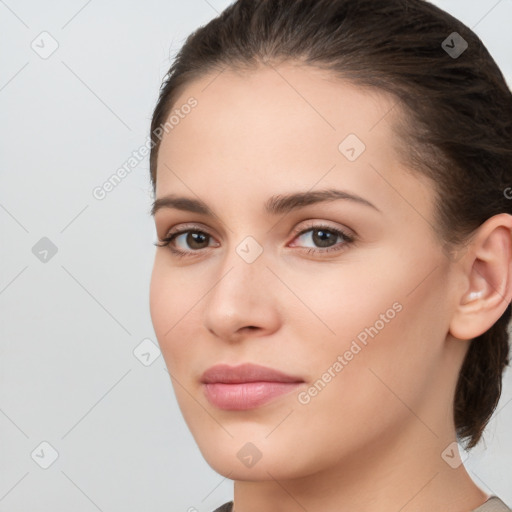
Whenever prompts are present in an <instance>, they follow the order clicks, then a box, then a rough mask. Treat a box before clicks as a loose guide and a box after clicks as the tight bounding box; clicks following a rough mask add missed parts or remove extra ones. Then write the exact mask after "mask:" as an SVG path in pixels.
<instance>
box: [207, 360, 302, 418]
mask: <svg viewBox="0 0 512 512" xmlns="http://www.w3.org/2000/svg"><path fill="white" fill-rule="evenodd" d="M201 383H202V386H203V390H204V393H205V396H206V398H207V399H208V401H209V402H210V403H211V404H212V405H214V406H216V407H218V408H219V409H224V410H233V411H240V410H246V409H253V408H256V407H259V406H262V405H264V404H266V403H268V402H270V401H271V400H273V399H274V398H276V397H278V396H281V395H283V394H286V393H289V392H290V391H293V390H294V389H296V388H297V387H298V386H300V385H301V384H303V383H304V379H302V378H301V377H297V376H293V375H287V374H285V373H283V372H280V371H278V370H274V369H272V368H267V367H265V366H259V365H254V364H250V363H246V364H242V365H239V366H228V365H225V364H221V365H215V366H212V367H211V368H209V369H208V370H206V371H205V372H204V373H203V375H202V377H201Z"/></svg>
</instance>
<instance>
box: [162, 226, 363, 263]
mask: <svg viewBox="0 0 512 512" xmlns="http://www.w3.org/2000/svg"><path fill="white" fill-rule="evenodd" d="M309 231H328V232H330V233H334V234H335V235H336V236H339V237H341V238H342V239H343V242H339V243H338V244H337V245H335V246H333V247H328V248H326V249H323V250H322V249H314V248H311V247H309V248H305V249H304V250H305V252H306V253H307V254H311V253H326V252H332V251H342V250H344V249H345V248H346V246H348V245H351V244H352V243H354V242H355V241H356V237H355V236H354V235H349V234H348V233H346V232H345V231H343V230H341V229H339V228H333V227H331V226H326V225H322V224H313V225H311V226H309V227H307V228H305V229H302V230H300V231H297V232H296V233H294V234H293V236H294V238H293V239H294V240H295V239H296V238H298V237H300V236H301V235H303V234H305V233H307V232H309ZM184 233H201V234H203V235H206V236H207V237H211V238H213V237H212V236H211V235H210V234H209V233H207V232H206V231H203V230H202V229H198V228H197V226H191V227H189V228H188V229H182V230H181V231H176V232H175V233H172V234H170V235H168V236H166V237H165V238H162V239H161V240H160V243H158V242H154V245H156V246H157V247H169V249H170V251H171V252H172V253H173V254H174V255H175V256H177V257H179V258H183V257H194V256H195V254H192V253H200V252H202V251H203V250H204V249H197V250H192V251H181V250H179V249H176V248H175V247H173V246H172V245H171V244H172V242H173V241H174V239H175V238H176V237H178V236H180V235H183V234H184ZM337 246H338V248H335V247H337Z"/></svg>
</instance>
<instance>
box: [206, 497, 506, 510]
mask: <svg viewBox="0 0 512 512" xmlns="http://www.w3.org/2000/svg"><path fill="white" fill-rule="evenodd" d="M232 510H233V502H232V501H228V502H227V503H224V505H222V506H221V507H219V508H217V509H215V510H214V511H213V512H232ZM471 512H512V510H510V509H509V508H508V507H507V505H505V503H503V501H501V500H500V499H499V498H498V496H491V497H490V498H489V499H488V500H487V501H486V502H485V503H483V504H482V505H480V506H479V507H478V508H475V509H474V510H472V511H471Z"/></svg>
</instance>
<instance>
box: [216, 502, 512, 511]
mask: <svg viewBox="0 0 512 512" xmlns="http://www.w3.org/2000/svg"><path fill="white" fill-rule="evenodd" d="M232 508H233V502H232V501H228V502H227V503H224V505H222V506H220V507H219V508H216V509H215V510H214V511H213V512H231V509H232ZM507 510H508V509H507ZM478 512H480V511H478Z"/></svg>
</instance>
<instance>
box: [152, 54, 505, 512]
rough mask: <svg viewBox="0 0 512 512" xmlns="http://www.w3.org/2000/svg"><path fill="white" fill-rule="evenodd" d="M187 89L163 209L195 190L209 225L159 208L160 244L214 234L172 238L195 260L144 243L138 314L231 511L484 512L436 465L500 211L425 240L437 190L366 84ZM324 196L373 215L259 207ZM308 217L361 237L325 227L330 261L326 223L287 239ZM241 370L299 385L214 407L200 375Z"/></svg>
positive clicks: (304, 76) (487, 297)
mask: <svg viewBox="0 0 512 512" xmlns="http://www.w3.org/2000/svg"><path fill="white" fill-rule="evenodd" d="M191 96H193V97H194V98H196V99H197V101H198V105H197V107H195V109H194V110H193V111H192V112H191V113H190V114H189V115H188V116H186V117H185V118H184V119H183V120H181V121H180V123H179V124H178V125H176V126H175V127H174V128H173V129H172V130H171V131H169V133H167V134H166V135H164V137H163V139H162V143H161V147H160V151H159V158H158V166H157V186H156V198H157V199H159V198H162V197H164V196H165V195H167V194H170V193H173V194H177V195H180V196H186V197H189V198H193V199H197V198H200V199H202V200H203V201H205V202H206V203H207V204H208V206H209V207H210V209H211V210H212V211H213V212H214V214H215V215H214V216H207V215H204V214H198V213H191V212H186V211H181V210H178V209H175V208H162V209H160V210H158V211H157V212H156V213H155V225H156V231H157V235H158V238H159V239H162V238H163V237H165V236H166V235H167V234H168V232H169V231H170V230H171V229H181V228H183V229H186V228H188V229H192V230H194V229H195V230H197V229H199V230H201V231H203V232H205V233H207V234H208V235H210V238H207V240H206V242H204V243H203V245H202V246H201V245H199V249H197V248H196V247H197V246H193V245H191V244H188V245H187V238H186V235H184V236H181V237H179V238H178V239H177V240H175V246H176V247H177V248H178V249H181V250H185V251H189V253H191V252H193V254H191V255H190V256H189V257H184V258H178V257H176V256H175V255H173V253H172V252H171V251H170V249H169V247H159V248H158V249H157V250H156V255H155V262H154V268H153V274H152V279H151V287H150V310H151V318H152V321H153V325H154V329H155V333H156V336H157V338H158V341H159V344H160V347H161V350H162V353H163V357H164V359H165V362H166V365H167V368H168V370H169V373H170V375H171V378H172V381H173V386H174V389H175V393H176V398H177V400H178V403H179V407H180V409H181V411H182V414H183V417H184V419H185V421H186V423H187V425H188V427H189V428H190V431H191V433H192V435H193V436H194V438H195V440H196V442H197V444H198V446H199V449H200V450H201V452H202V454H203V456H204V457H205V459H206V461H207V462H208V464H209V465H210V466H211V467H212V468H213V469H214V470H215V471H217V472H218V473H220V474H222V475H225V476H227V477H228V478H230V479H232V480H234V503H235V510H236V512H256V511H261V510H265V511H267V512H274V511H281V512H283V511H284V512H295V511H297V512H298V511H303V510H308V511H314V510H323V511H325V512H330V511H332V512H334V511H336V512H340V511H341V512H345V511H346V512H348V511H354V510H357V511H359V512H369V511H372V512H375V511H378V512H391V511H392V512H396V511H397V510H401V511H402V512H409V511H415V512H423V511H425V512H427V511H428V512H431V511H432V510H443V511H446V512H464V511H470V510H473V509H474V508H476V507H477V506H479V505H481V504H482V503H483V502H484V501H485V500H486V499H487V497H488V495H487V494H485V493H484V492H483V491H482V490H481V489H479V488H478V487H477V486H476V485H475V483H474V482H473V481H472V480H471V478H470V477H469V475H468V474H467V472H466V470H465V468H464V466H463V465H458V467H456V468H452V467H451V466H450V465H449V464H448V463H447V462H446V461H445V459H444V458H443V457H442V456H441V454H442V453H443V451H444V450H446V449H447V447H448V446H449V445H450V443H452V442H454V441H455V430H454V424H453V417H452V404H453V399H454V392H455V385H456V382H457V376H458V372H459V369H460V367H461V364H462V360H463V357H464V355H465V353H466V351H467V348H468V343H469V341H468V340H470V339H472V338H473V337H475V336H477V335H479V334H481V333H482V332H485V331H486V330H487V329H488V328H489V327H490V326H491V325H492V324H493V323H494V322H495V321H496V320H497V319H498V318H499V317H500V315H501V314H502V313H503V311H504V310H505V308H506V306H507V304H508V302H510V296H511V283H510V275H511V229H512V221H511V217H510V216H509V215H506V214H501V215H498V216H495V217H493V218H491V219H489V220H488V221H487V222H486V223H484V224H483V225H482V226H481V227H480V228H479V230H478V231H477V232H476V233H475V235H474V237H473V239H472V240H471V243H470V244H469V245H467V246H466V247H464V248H463V250H462V251H461V252H460V255H459V256H458V257H457V258H449V257H447V256H446V254H445V253H444V252H443V251H442V248H441V243H440V240H439V239H438V237H437V236H436V235H435V233H434V231H433V227H434V223H435V221H434V197H435V192H434V189H433V186H432V184H431V183H430V182H428V181H427V180H426V179H425V178H422V177H421V175H419V174H417V173H415V172H411V170H410V169H408V168H407V167H406V166H405V164H403V163H402V162H401V161H400V160H399V158H398V153H397V152H396V151H395V149H394V147H395V145H396V142H397V140H396V135H395V134H394V132H393V129H392V128H393V123H394V122H395V119H396V118H395V116H396V111H397V109H392V107H393V105H395V103H396V100H395V99H393V98H391V97H389V96H386V95H385V94H383V93H380V92H378V91H375V90H363V89H361V88H359V87H355V86H354V85H352V84H350V83H348V82H344V81H341V80H339V79H336V80H335V79H334V78H332V77H329V76H328V75H327V74H326V73H325V72H321V71H319V70H316V69H313V68H306V67H303V66H302V67H301V66H297V65H294V64H293V63H291V62H288V63H284V64H280V65H279V66H275V67H274V66H261V67H259V68H257V69H255V70H254V71H252V72H250V73H248V72H244V73H237V72H235V71H233V70H229V69H227V70H225V71H224V72H222V73H221V74H220V75H219V74H218V73H212V74H209V75H206V76H203V77H202V78H200V79H198V80H196V81H194V82H191V83H190V84H189V85H188V86H187V87H186V88H185V89H184V90H183V91H182V93H181V94H180V96H179V97H178V98H177V99H176V103H175V107H176V108H178V107H179V106H180V105H183V104H184V103H186V101H187V99H188V98H190V97H191ZM350 133H353V134H356V135H357V137H358V138H359V139H360V140H362V141H363V142H364V144H365V145H366V150H365V151H364V152H363V153H362V154H361V155H360V156H359V157H358V158H357V159H356V160H355V161H353V162H351V161H349V160H348V159H347V158H346V157H345V156H344V155H343V154H342V153H341V152H340V150H339V149H338V146H339V144H340V142H342V141H343V140H344V139H345V137H346V136H347V135H348V134H350ZM327 188H336V189H342V190H345V191H348V192H350V193H353V194H357V195H358V196H361V197H362V198H364V199H365V200H367V201H369V202H371V203H372V204H373V205H374V206H375V207H376V208H377V209H374V208H371V207H369V206H367V205H364V204H360V203H358V202H355V201H350V200H335V201H327V202H321V203H318V204H312V205H309V206H307V207H305V208H302V209H300V210H297V211H292V212H289V213H287V214H284V215H283V214H281V215H277V216H276V215H270V214H267V213H265V211H264V204H265V201H266V200H267V199H268V198H269V197H270V196H272V195H275V194H287V193H291V192H298V191H311V190H313V191H317V190H323V189H327ZM185 223H194V225H195V227H194V226H192V228H190V226H189V225H188V224H185ZM319 223H320V224H322V225H327V226H328V227H329V228H331V227H332V228H337V229H342V230H345V231H347V232H348V233H349V234H356V241H355V242H354V243H352V244H350V243H347V242H345V241H344V239H343V238H340V237H337V236H336V235H332V237H333V238H332V240H333V241H332V242H331V244H330V245H331V246H333V247H334V246H335V247H337V248H341V250H339V251H335V250H332V251H330V252H328V253H326V252H323V253H322V252H321V251H325V250H326V249H327V247H326V246H322V245H319V243H318V241H317V242H315V238H313V234H316V233H318V231H315V230H313V231H311V230H310V231H308V232H307V233H305V234H303V235H301V236H297V235H295V234H294V229H297V232H298V231H302V230H303V229H307V228H310V229H311V227H312V226H314V225H318V224H319ZM247 236H251V237H253V238H254V239H255V240H256V241H257V242H258V244H259V245H260V246H261V248H262V250H263V252H262V253H261V255H260V256H259V257H258V258H257V259H256V260H255V261H254V262H252V263H247V262H246V261H245V260H243V259H242V258H241V257H240V256H239V254H238V253H237V252H236V248H237V246H238V244H240V242H242V240H244V238H245V237H247ZM208 240H209V241H208ZM316 240H317V239H316ZM189 241H190V239H189ZM207 244H209V246H208V247H207ZM201 247H207V248H202V249H201ZM308 248H309V249H311V248H313V249H315V248H316V249H317V250H318V251H319V252H317V253H310V254H308V253H307V249H308ZM194 250H195V252H194ZM472 292H473V293H472ZM474 292H477V295H476V296H475V293H474ZM478 294H479V295H478ZM396 303H398V304H399V305H400V306H401V310H400V312H397V313H396V314H395V315H394V318H393V319H391V320H389V321H388V322H387V323H385V326H384V327H383V328H382V329H380V330H379V332H378V334H377V335H376V336H375V337H374V338H369V339H368V342H367V345H362V344H361V343H359V345H361V346H362V349H361V350H360V351H359V352H358V353H357V355H354V356H353V358H352V359H351V360H350V361H348V362H347V364H346V365H345V366H344V367H343V369H342V370H341V371H339V372H338V373H336V374H335V375H336V376H335V377H333V378H332V379H331V381H330V382H329V383H328V384H327V385H326V386H325V387H324V388H323V390H322V391H321V392H319V393H317V395H316V396H314V397H312V398H311V400H310V401H309V403H307V404H302V403H300V402H299V400H298V391H299V390H302V391H305V390H308V389H309V388H310V387H311V386H312V385H313V384H314V383H315V382H316V381H317V380H318V379H319V378H321V377H322V375H323V374H324V373H325V372H326V370H327V369H328V368H329V367H332V366H333V363H334V362H335V361H336V360H337V357H338V355H343V354H344V353H345V352H346V351H347V350H348V349H349V348H350V346H351V343H352V341H353V340H354V339H356V338H357V335H358V334H360V333H361V332H362V331H364V329H365V327H369V326H372V325H374V324H376V321H377V320H379V318H382V317H381V316H380V315H381V314H385V312H386V311H387V310H389V309H390V308H392V305H393V304H396ZM243 362H253V363H257V364H261V365H264V366H269V367H272V368H275V369H278V370H281V371H283V372H285V373H288V374H292V375H298V376H300V377H301V378H302V379H303V380H304V381H305V383H304V384H303V385H301V387H300V388H299V390H297V391H293V392H291V393H288V394H285V395H282V396H280V397H278V398H277V399H274V400H273V401H272V402H270V403H268V404H266V405H264V406H261V407H259V408H256V409H252V410H248V411H225V410H220V409H218V408H216V407H215V406H213V405H212V404H210V402H209V401H208V400H207V399H206V398H205V396H204V394H203V389H202V385H201V383H200V377H201V374H202V373H203V371H205V370H206V369H207V368H209V367H210V366H213V365H214V364H218V363H226V364H230V365H237V364H239V363H243ZM247 442H251V443H253V444H254V445H255V446H256V447H257V448H258V450H259V451H260V452H261V459H260V460H259V461H258V462H257V463H256V464H254V465H253V466H252V467H246V465H244V464H243V463H242V462H241V460H240V459H239V458H238V457H237V452H238V451H239V450H240V449H241V448H242V447H243V446H244V445H245V444H246V443H247ZM452 453H453V452H452Z"/></svg>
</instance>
